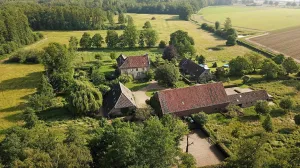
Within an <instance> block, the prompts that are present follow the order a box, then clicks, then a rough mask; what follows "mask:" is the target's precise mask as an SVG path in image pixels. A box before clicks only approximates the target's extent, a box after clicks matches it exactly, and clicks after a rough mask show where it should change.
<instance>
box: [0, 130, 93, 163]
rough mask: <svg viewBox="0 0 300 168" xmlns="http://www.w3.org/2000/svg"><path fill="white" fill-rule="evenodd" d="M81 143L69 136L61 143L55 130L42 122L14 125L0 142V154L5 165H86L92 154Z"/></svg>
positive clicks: (89, 161)
mask: <svg viewBox="0 0 300 168" xmlns="http://www.w3.org/2000/svg"><path fill="white" fill-rule="evenodd" d="M69 134H70V132H69V131H68V132H67V133H66V135H67V137H70V135H69ZM77 139H79V140H77ZM79 141H80V143H77V142H79ZM82 142H84V141H82V140H80V138H79V137H76V136H73V139H72V141H68V142H67V143H64V142H62V141H61V137H59V134H57V133H56V131H53V130H50V129H49V128H47V127H46V126H44V125H39V126H36V127H33V128H32V129H24V128H16V129H13V130H11V131H10V132H8V133H7V135H6V138H5V139H4V140H3V142H1V149H0V150H1V152H0V153H1V154H0V155H1V158H2V159H3V160H2V161H3V163H4V165H6V166H7V167H9V166H12V167H89V165H90V163H91V162H92V157H91V154H90V151H89V149H88V148H87V147H86V146H84V145H83V144H82Z"/></svg>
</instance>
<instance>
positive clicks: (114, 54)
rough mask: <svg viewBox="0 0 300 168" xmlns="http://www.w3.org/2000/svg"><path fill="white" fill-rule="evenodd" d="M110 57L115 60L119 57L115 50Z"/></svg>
mask: <svg viewBox="0 0 300 168" xmlns="http://www.w3.org/2000/svg"><path fill="white" fill-rule="evenodd" d="M109 57H110V59H112V60H115V59H116V58H117V54H116V53H115V52H112V53H110V54H109Z"/></svg>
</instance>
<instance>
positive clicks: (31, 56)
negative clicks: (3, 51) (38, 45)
mask: <svg viewBox="0 0 300 168" xmlns="http://www.w3.org/2000/svg"><path fill="white" fill-rule="evenodd" d="M42 55H43V52H42V51H38V50H21V51H18V52H16V53H14V54H13V55H12V56H10V57H9V59H8V60H7V62H9V63H31V64H32V63H33V64H39V63H41V57H42Z"/></svg>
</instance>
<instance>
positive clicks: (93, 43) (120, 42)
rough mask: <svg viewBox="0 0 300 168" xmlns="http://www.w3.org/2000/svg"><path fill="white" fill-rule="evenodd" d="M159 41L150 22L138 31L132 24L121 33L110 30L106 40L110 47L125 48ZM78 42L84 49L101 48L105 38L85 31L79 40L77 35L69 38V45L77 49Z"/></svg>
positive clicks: (152, 44)
mask: <svg viewBox="0 0 300 168" xmlns="http://www.w3.org/2000/svg"><path fill="white" fill-rule="evenodd" d="M157 41H158V33H157V32H156V31H155V30H153V29H151V24H150V22H146V23H145V26H144V30H141V31H138V30H137V29H136V27H135V26H134V25H132V24H130V25H128V26H127V27H126V28H125V30H124V33H123V34H122V35H120V36H119V34H118V33H117V32H116V31H114V30H108V31H107V34H106V37H105V42H106V44H107V47H108V48H125V47H126V46H128V47H130V48H133V47H135V46H136V45H137V44H138V45H139V47H145V46H147V47H154V46H155V45H156V43H157ZM78 44H79V45H80V47H81V48H83V49H90V48H101V47H102V45H103V44H104V38H103V37H102V36H101V34H99V33H96V34H95V35H94V36H93V37H91V35H90V34H89V33H84V34H83V35H82V37H81V39H80V41H79V42H78V39H77V38H76V37H71V38H70V40H69V47H70V48H71V49H75V50H76V49H77V47H78Z"/></svg>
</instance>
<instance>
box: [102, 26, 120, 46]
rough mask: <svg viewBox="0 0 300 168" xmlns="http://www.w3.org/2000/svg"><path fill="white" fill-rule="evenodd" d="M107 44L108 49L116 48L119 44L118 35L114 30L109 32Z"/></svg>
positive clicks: (106, 39)
mask: <svg viewBox="0 0 300 168" xmlns="http://www.w3.org/2000/svg"><path fill="white" fill-rule="evenodd" d="M105 42H106V44H107V47H108V48H115V47H117V44H118V43H119V36H118V33H117V32H116V31H114V30H108V31H107V34H106V38H105Z"/></svg>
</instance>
